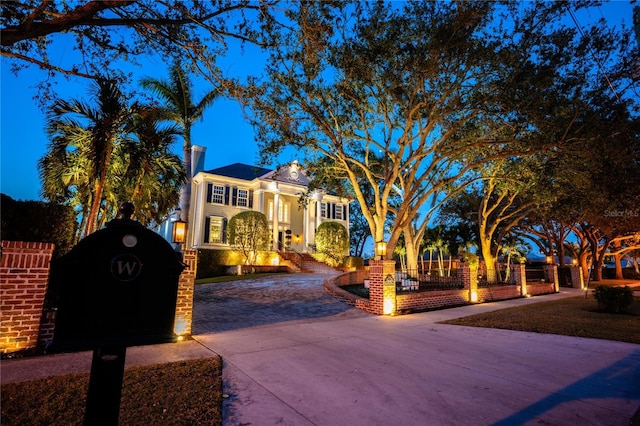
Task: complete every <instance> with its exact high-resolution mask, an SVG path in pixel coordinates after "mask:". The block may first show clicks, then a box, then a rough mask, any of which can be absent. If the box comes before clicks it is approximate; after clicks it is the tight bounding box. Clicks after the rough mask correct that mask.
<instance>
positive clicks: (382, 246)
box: [376, 241, 387, 260]
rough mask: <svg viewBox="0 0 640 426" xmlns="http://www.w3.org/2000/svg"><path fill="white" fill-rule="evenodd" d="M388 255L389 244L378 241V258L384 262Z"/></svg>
mask: <svg viewBox="0 0 640 426" xmlns="http://www.w3.org/2000/svg"><path fill="white" fill-rule="evenodd" d="M386 255H387V242H386V241H378V242H377V243H376V256H378V259H379V260H382V259H384V257H385V256H386Z"/></svg>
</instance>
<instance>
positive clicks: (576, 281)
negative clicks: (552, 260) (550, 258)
mask: <svg viewBox="0 0 640 426" xmlns="http://www.w3.org/2000/svg"><path fill="white" fill-rule="evenodd" d="M569 272H570V273H571V287H573V288H579V289H581V290H584V278H583V275H582V267H580V266H578V265H572V266H569Z"/></svg>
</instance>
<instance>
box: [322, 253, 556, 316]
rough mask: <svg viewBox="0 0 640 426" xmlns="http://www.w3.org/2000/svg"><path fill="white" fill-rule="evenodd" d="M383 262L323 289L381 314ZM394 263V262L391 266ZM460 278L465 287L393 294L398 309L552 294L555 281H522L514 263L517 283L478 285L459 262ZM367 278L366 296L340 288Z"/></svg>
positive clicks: (474, 273)
mask: <svg viewBox="0 0 640 426" xmlns="http://www.w3.org/2000/svg"><path fill="white" fill-rule="evenodd" d="M383 265H384V266H385V267H386V266H387V265H386V264H383V263H382V262H379V261H375V262H371V263H370V267H369V271H367V270H363V271H356V272H348V273H345V274H342V275H339V276H338V277H335V278H330V279H328V280H326V281H325V283H324V288H325V290H326V291H327V292H328V293H330V294H331V295H333V296H334V297H336V298H338V299H340V300H342V301H343V302H345V303H348V304H350V305H352V306H355V307H356V308H358V309H362V310H364V311H367V312H369V313H372V314H376V315H381V314H382V313H383V308H384V306H383V305H384V292H383V282H382V280H383V277H384V275H385V274H386V273H388V272H389V270H387V269H385V268H383ZM390 266H393V265H390ZM458 271H459V273H460V274H461V276H462V277H463V282H464V288H463V289H459V290H435V291H434V290H424V289H423V290H420V291H415V292H409V293H401V294H397V295H396V296H395V309H396V311H397V312H411V311H421V310H428V309H438V308H444V307H450V306H459V305H464V304H466V303H470V302H471V303H476V302H477V303H483V302H492V301H497V300H507V299H515V298H518V297H522V295H523V294H527V293H528V295H531V296H535V295H540V294H548V293H554V292H555V291H556V290H555V283H553V282H550V283H535V284H534V283H532V284H527V283H526V282H525V280H526V278H525V274H524V265H516V267H515V268H514V270H512V272H513V273H514V274H516V275H514V279H515V281H516V285H504V286H491V287H478V282H477V270H476V268H475V267H474V266H469V265H468V264H462V265H461V266H460V268H459V269H458ZM367 277H368V278H369V285H370V288H369V299H365V298H362V297H358V296H356V295H355V294H353V293H350V292H348V291H346V290H343V289H341V288H340V286H343V285H350V284H361V283H363V282H364V280H365V278H367Z"/></svg>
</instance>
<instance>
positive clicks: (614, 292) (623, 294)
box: [594, 285, 633, 314]
mask: <svg viewBox="0 0 640 426" xmlns="http://www.w3.org/2000/svg"><path fill="white" fill-rule="evenodd" d="M594 296H595V298H596V300H597V301H598V308H599V309H600V310H602V311H605V312H610V313H614V314H617V313H620V312H624V311H625V310H626V309H627V308H628V307H629V305H631V304H632V303H633V290H631V289H630V288H629V287H628V286H624V287H611V286H607V285H599V286H597V287H596V289H595V292H594Z"/></svg>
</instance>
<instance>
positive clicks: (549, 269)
mask: <svg viewBox="0 0 640 426" xmlns="http://www.w3.org/2000/svg"><path fill="white" fill-rule="evenodd" d="M542 268H543V269H544V277H545V279H546V281H547V282H548V283H553V289H554V291H555V292H556V293H558V292H559V291H560V282H559V280H558V266H557V265H544V266H543V267H542Z"/></svg>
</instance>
